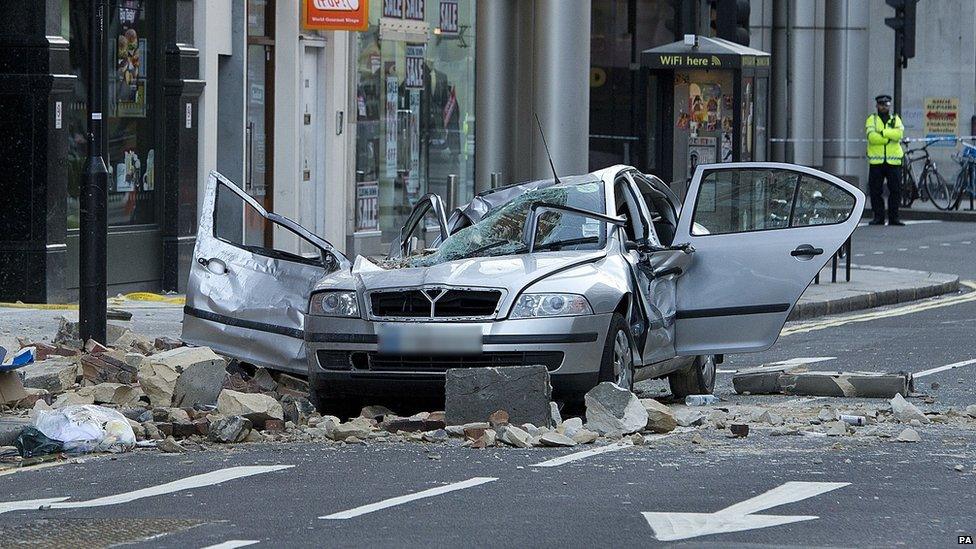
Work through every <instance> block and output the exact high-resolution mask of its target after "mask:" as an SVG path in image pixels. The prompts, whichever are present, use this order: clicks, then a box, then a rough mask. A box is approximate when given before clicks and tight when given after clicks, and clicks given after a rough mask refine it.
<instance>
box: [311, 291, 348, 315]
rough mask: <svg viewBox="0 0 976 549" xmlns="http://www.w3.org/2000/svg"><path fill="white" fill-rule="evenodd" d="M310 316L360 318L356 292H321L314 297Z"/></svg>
mask: <svg viewBox="0 0 976 549" xmlns="http://www.w3.org/2000/svg"><path fill="white" fill-rule="evenodd" d="M308 314H310V315H315V316H344V317H358V316H359V300H358V299H357V298H356V292H319V293H317V294H313V295H312V300H311V302H310V303H309V305H308Z"/></svg>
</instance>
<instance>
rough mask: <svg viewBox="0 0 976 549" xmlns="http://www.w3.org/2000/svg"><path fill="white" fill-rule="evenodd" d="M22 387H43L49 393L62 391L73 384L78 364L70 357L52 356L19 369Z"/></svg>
mask: <svg viewBox="0 0 976 549" xmlns="http://www.w3.org/2000/svg"><path fill="white" fill-rule="evenodd" d="M20 371H21V372H23V374H24V387H33V388H35V389H44V390H46V391H47V392H49V393H51V394H57V393H63V392H64V391H67V390H68V389H70V388H71V387H72V386H73V385H74V384H75V377H76V375H77V373H78V366H77V364H76V362H75V360H74V359H71V358H52V359H48V360H45V361H43V362H35V363H34V364H29V365H27V366H24V367H23V368H21V369H20Z"/></svg>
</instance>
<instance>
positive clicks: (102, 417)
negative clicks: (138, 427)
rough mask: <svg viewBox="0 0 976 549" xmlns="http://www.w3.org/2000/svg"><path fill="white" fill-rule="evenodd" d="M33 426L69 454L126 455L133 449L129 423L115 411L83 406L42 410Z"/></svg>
mask: <svg viewBox="0 0 976 549" xmlns="http://www.w3.org/2000/svg"><path fill="white" fill-rule="evenodd" d="M34 426H35V427H37V429H38V430H39V431H40V432H41V433H43V434H44V435H46V436H47V437H48V438H52V439H54V440H59V441H61V442H62V443H63V444H64V451H65V452H68V453H71V454H84V453H88V452H115V453H118V452H127V451H129V450H131V449H132V448H133V447H134V446H135V445H136V434H135V432H133V431H132V427H131V426H130V425H129V420H127V419H126V418H125V416H123V415H122V414H120V413H119V412H118V411H117V410H112V409H111V408H105V407H104V406H96V405H94V404H87V405H83V406H65V407H63V408H58V409H56V410H44V411H41V412H40V413H39V414H38V415H37V419H35V420H34Z"/></svg>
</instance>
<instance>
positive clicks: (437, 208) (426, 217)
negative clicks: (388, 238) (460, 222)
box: [387, 193, 451, 259]
mask: <svg viewBox="0 0 976 549" xmlns="http://www.w3.org/2000/svg"><path fill="white" fill-rule="evenodd" d="M431 223H433V225H432V224H431ZM435 230H436V231H437V234H436V235H434V236H433V238H428V234H427V233H429V232H433V231H435ZM450 235H451V232H450V230H449V229H448V227H447V213H446V210H445V209H444V201H443V200H441V197H440V196H438V195H436V194H434V193H429V194H426V195H424V196H423V197H422V198H421V199H420V200H419V201H418V202H417V204H416V205H415V206H414V207H413V210H411V212H410V215H409V216H408V217H407V221H406V222H405V223H404V224H403V227H401V228H400V234H399V236H398V237H397V239H396V240H394V241H393V243H392V244H391V245H390V253H389V254H388V255H387V257H388V258H389V259H398V258H402V257H407V256H410V255H413V254H414V253H417V252H421V251H423V250H426V249H430V248H436V247H437V246H439V245H440V243H441V242H443V241H445V240H447V237H448V236H450ZM428 240H430V242H428Z"/></svg>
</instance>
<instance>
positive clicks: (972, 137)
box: [769, 135, 976, 143]
mask: <svg viewBox="0 0 976 549" xmlns="http://www.w3.org/2000/svg"><path fill="white" fill-rule="evenodd" d="M967 140H969V141H972V140H976V135H960V136H958V137H906V138H905V139H902V140H901V142H902V143H920V142H926V141H927V142H932V143H935V142H937V141H949V142H953V143H958V142H960V141H967ZM769 142H770V143H867V142H868V140H867V139H865V138H856V139H855V138H837V139H825V138H821V139H808V138H800V137H771V138H770V139H769Z"/></svg>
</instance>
